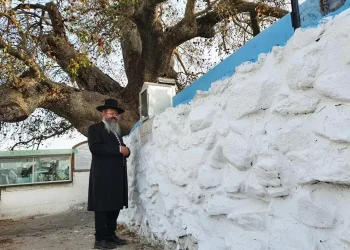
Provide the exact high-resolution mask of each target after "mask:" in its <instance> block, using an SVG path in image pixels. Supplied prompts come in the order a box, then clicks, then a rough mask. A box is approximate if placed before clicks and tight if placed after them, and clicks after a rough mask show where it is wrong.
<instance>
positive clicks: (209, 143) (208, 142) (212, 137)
mask: <svg viewBox="0 0 350 250" xmlns="http://www.w3.org/2000/svg"><path fill="white" fill-rule="evenodd" d="M216 135H217V133H216V131H214V130H211V131H210V132H209V133H208V135H207V137H206V138H205V141H204V147H205V149H207V150H211V149H212V148H213V146H214V144H215V142H216Z"/></svg>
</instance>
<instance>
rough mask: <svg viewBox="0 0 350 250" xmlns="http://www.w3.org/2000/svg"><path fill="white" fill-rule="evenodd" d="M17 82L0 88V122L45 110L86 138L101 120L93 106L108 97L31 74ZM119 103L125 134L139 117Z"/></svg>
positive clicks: (21, 77)
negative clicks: (90, 126) (65, 120)
mask: <svg viewBox="0 0 350 250" xmlns="http://www.w3.org/2000/svg"><path fill="white" fill-rule="evenodd" d="M18 81H19V82H20V84H17V85H15V86H14V85H13V83H6V84H4V85H0V121H1V122H18V121H23V120H25V119H27V118H28V116H29V115H31V114H32V113H33V112H34V111H35V110H36V109H37V108H44V109H47V110H50V111H52V112H54V113H55V114H57V115H58V116H60V117H63V118H65V119H67V120H68V121H69V122H70V123H71V124H72V125H73V126H74V127H75V128H76V129H77V130H78V131H79V132H81V133H82V134H84V135H87V129H88V126H89V125H91V124H92V123H95V122H97V121H99V120H100V113H99V112H98V111H97V110H96V107H97V106H99V105H101V104H103V103H104V100H105V99H107V98H110V96H106V95H102V94H99V93H96V92H91V91H79V90H77V89H75V88H72V87H69V86H66V85H64V84H59V83H54V82H51V81H49V80H42V79H39V78H36V77H35V76H33V75H30V74H23V75H22V76H20V77H19V80H18ZM118 101H119V104H120V106H121V107H122V108H124V109H125V110H126V112H125V114H123V116H124V119H123V121H122V122H121V127H122V129H123V131H125V132H128V128H130V127H131V126H132V125H133V123H134V122H135V116H138V114H137V111H136V112H134V111H132V109H131V107H130V105H129V104H128V102H127V101H125V100H121V99H119V100H118ZM129 110H131V111H129Z"/></svg>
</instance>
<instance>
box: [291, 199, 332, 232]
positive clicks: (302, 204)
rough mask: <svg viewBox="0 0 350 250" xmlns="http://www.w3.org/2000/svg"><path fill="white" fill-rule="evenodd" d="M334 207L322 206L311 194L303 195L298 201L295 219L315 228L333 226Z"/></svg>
mask: <svg viewBox="0 0 350 250" xmlns="http://www.w3.org/2000/svg"><path fill="white" fill-rule="evenodd" d="M332 210H333V209H331V208H327V207H324V206H323V207H321V206H319V205H317V204H315V202H314V201H313V200H312V199H311V197H310V196H308V195H305V196H301V197H299V198H298V199H297V201H296V211H295V214H294V217H295V219H297V220H298V221H299V222H300V223H303V224H305V225H308V226H312V227H315V228H332V227H334V224H335V213H334V211H332Z"/></svg>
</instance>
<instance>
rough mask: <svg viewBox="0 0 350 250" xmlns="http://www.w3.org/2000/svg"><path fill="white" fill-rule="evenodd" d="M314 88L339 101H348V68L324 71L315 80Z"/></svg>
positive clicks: (349, 93) (349, 73) (349, 88)
mask: <svg viewBox="0 0 350 250" xmlns="http://www.w3.org/2000/svg"><path fill="white" fill-rule="evenodd" d="M314 87H315V90H318V91H319V92H320V93H321V94H323V95H324V96H327V97H330V98H332V99H335V100H339V101H347V102H348V101H350V72H349V69H348V68H343V69H341V70H335V71H334V72H331V70H330V71H328V72H324V73H323V74H322V75H321V76H320V77H318V78H317V79H316V81H315V85H314Z"/></svg>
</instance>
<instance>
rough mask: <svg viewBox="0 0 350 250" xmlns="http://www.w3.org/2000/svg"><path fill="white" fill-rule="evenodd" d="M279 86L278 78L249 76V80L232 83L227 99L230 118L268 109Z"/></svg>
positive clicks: (237, 117) (238, 117)
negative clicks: (229, 95)
mask: <svg viewBox="0 0 350 250" xmlns="http://www.w3.org/2000/svg"><path fill="white" fill-rule="evenodd" d="M279 87H280V83H279V79H271V77H268V76H265V78H263V79H261V77H259V78H254V77H252V78H250V80H249V81H245V82H242V83H241V84H239V85H233V86H232V87H231V88H230V89H229V90H230V93H231V98H230V99H229V100H228V101H227V113H228V117H229V118H230V119H240V118H242V117H244V116H248V115H250V114H254V113H259V112H262V111H263V110H266V109H268V108H269V107H270V106H271V104H272V102H273V99H274V97H275V95H276V93H277V91H278V89H279Z"/></svg>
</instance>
